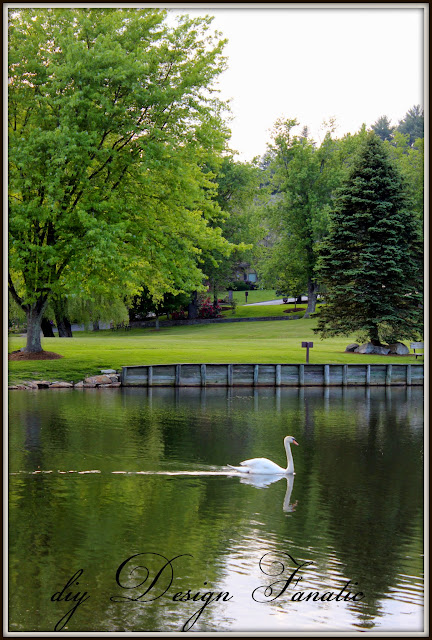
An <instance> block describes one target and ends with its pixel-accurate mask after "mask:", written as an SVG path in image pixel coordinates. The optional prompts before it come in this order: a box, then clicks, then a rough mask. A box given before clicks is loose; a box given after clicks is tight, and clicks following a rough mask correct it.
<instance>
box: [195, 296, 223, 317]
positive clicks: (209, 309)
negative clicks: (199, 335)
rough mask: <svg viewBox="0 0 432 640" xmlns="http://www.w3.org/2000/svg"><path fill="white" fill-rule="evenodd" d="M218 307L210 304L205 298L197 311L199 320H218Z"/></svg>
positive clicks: (208, 299)
mask: <svg viewBox="0 0 432 640" xmlns="http://www.w3.org/2000/svg"><path fill="white" fill-rule="evenodd" d="M220 310H221V309H220V306H219V305H218V304H217V305H216V306H214V305H213V303H212V302H210V298H206V299H205V300H203V302H202V303H201V305H200V308H199V311H198V317H199V318H220V317H221V315H220Z"/></svg>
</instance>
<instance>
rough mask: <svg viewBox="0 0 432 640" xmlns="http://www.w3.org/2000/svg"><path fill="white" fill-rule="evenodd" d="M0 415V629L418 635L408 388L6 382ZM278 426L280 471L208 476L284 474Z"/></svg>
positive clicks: (416, 462) (419, 487) (419, 502)
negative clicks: (5, 601) (29, 386)
mask: <svg viewBox="0 0 432 640" xmlns="http://www.w3.org/2000/svg"><path fill="white" fill-rule="evenodd" d="M9 414H10V424H9V449H10V456H9V473H10V475H9V496H10V512H9V603H10V609H9V630H10V631H54V628H55V626H56V625H57V629H60V628H61V627H62V625H63V624H64V623H65V622H66V626H65V627H64V628H63V631H117V632H120V631H128V632H133V631H135V632H136V631H163V632H172V631H181V630H183V629H186V630H188V629H190V630H191V631H192V632H204V631H208V632H209V631H228V632H240V631H244V632H247V631H255V632H265V631H268V632H272V631H273V632H275V631H278V632H296V631H302V632H308V631H311V632H313V631H319V632H332V631H333V632H338V631H339V632H343V631H350V632H355V631H378V632H379V631H421V630H422V629H423V540H422V533H423V517H422V514H423V389H422V388H392V389H385V388H373V389H365V388H359V389H352V388H348V389H341V388H334V389H322V388H306V389H301V390H299V389H278V390H275V389H259V390H257V391H254V390H253V389H236V388H234V389H231V390H225V389H214V390H212V389H207V390H202V391H201V390H200V389H180V390H175V389H153V390H151V389H150V390H147V389H122V390H121V389H119V390H98V389H95V390H86V391H85V392H83V391H78V390H59V391H58V392H56V391H54V390H49V391H46V392H44V391H36V392H28V391H23V392H20V391H13V392H11V393H10V395H9ZM285 435H293V436H295V438H296V439H297V440H298V442H299V444H300V446H298V447H293V454H294V461H295V471H296V475H295V476H294V479H293V480H292V479H291V480H290V481H287V479H286V478H280V479H278V480H277V481H275V482H273V483H269V484H266V482H267V481H266V479H265V478H260V479H255V482H253V481H250V482H246V481H244V480H242V479H241V478H240V477H238V476H237V477H236V476H232V475H231V476H230V475H227V474H225V469H224V467H225V465H226V463H231V464H237V463H238V462H240V461H241V460H244V459H245V458H251V457H255V456H265V457H268V458H271V459H272V460H274V461H275V462H277V463H278V464H281V465H282V466H285V454H284V450H283V444H282V439H283V437H284V436H285ZM85 471H87V472H90V471H92V472H93V473H83V472H85ZM116 472H122V473H116ZM140 472H146V473H140ZM154 472H159V473H154ZM161 472H163V473H161ZM175 472H182V473H180V474H179V473H175ZM192 472H193V473H192ZM135 554H141V555H138V556H137V557H135V558H133V559H131V560H129V558H131V556H134V555H135ZM177 556H178V557H177ZM264 556H265V557H264ZM174 558H175V559H174ZM168 560H170V561H171V564H169V563H168ZM261 560H262V561H261ZM260 561H261V562H260ZM122 564H124V566H123V568H122V569H121V570H119V567H120V566H121V565H122ZM135 567H140V568H136V569H135V571H133V569H134V568H135ZM80 570H82V573H78V574H76V572H79V571H80ZM74 574H76V575H75V579H74V580H71V578H72V577H73V576H74ZM116 574H117V578H118V581H116ZM147 574H148V575H147ZM290 576H291V578H290ZM68 582H70V585H69V586H68V587H66V588H64V587H65V586H66V585H67V583H68ZM348 582H349V584H347V583H348ZM77 583H79V584H78V585H77ZM343 587H345V589H344V590H343V591H341V590H342V589H343ZM85 592H86V595H84V593H85ZM311 592H312V595H311V596H308V594H309V593H311ZM55 594H56V595H55ZM68 594H71V595H68ZM179 594H181V595H179ZM197 594H198V595H197ZM209 594H213V595H209ZM218 594H219V595H218ZM356 594H358V595H356ZM360 594H362V595H360ZM336 596H337V598H336ZM66 597H67V600H66ZM73 597H74V598H75V600H73V599H72V598H73ZM353 598H355V599H353ZM74 607H76V609H75V611H74V612H73V613H72V615H71V617H70V618H69V620H66V619H67V616H66V618H63V616H65V614H67V612H69V611H71V610H73V608H74ZM62 618H63V620H62V621H61V622H60V620H61V619H62Z"/></svg>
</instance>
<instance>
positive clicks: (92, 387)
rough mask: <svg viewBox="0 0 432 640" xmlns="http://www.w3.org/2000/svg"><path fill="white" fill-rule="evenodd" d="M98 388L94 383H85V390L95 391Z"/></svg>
mask: <svg viewBox="0 0 432 640" xmlns="http://www.w3.org/2000/svg"><path fill="white" fill-rule="evenodd" d="M96 386H97V385H96V384H95V383H94V382H84V383H83V388H84V389H95V388H96Z"/></svg>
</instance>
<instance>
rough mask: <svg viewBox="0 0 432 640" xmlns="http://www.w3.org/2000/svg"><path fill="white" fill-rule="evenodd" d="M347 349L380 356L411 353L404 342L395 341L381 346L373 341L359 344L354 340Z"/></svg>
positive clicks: (352, 351)
mask: <svg viewBox="0 0 432 640" xmlns="http://www.w3.org/2000/svg"><path fill="white" fill-rule="evenodd" d="M345 351H348V352H350V353H372V354H376V355H380V356H387V355H389V356H393V355H394V356H407V355H409V349H408V347H407V346H406V345H404V344H403V343H402V342H395V343H394V344H383V345H380V346H377V345H374V344H372V342H366V343H365V344H361V345H359V344H357V342H353V343H352V344H349V345H348V346H347V348H346V349H345Z"/></svg>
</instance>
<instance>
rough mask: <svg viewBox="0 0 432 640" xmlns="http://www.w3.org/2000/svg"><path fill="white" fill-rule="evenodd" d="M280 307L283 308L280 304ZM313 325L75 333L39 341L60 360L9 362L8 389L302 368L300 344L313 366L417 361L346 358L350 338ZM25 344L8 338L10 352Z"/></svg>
mask: <svg viewBox="0 0 432 640" xmlns="http://www.w3.org/2000/svg"><path fill="white" fill-rule="evenodd" d="M281 307H282V305H281ZM315 326H316V320H315V319H310V320H303V319H301V320H292V321H287V322H280V321H275V322H272V321H268V322H250V323H249V322H238V323H232V324H231V323H224V324H207V325H189V326H179V327H169V328H162V329H160V330H159V331H155V330H154V329H132V330H131V331H129V332H127V333H126V332H123V331H118V332H114V333H113V332H112V331H100V332H97V333H93V332H76V333H75V334H74V337H73V338H43V339H42V346H43V348H44V349H45V350H46V351H54V352H56V353H59V354H61V355H63V356H64V358H62V359H59V360H48V361H47V360H45V361H44V360H33V361H22V362H17V361H10V362H9V375H10V384H13V383H17V382H19V381H23V380H43V379H47V380H50V381H53V380H66V381H73V382H78V381H79V380H82V379H83V378H84V377H85V376H87V375H94V374H96V373H99V370H100V369H105V368H113V369H120V368H121V367H122V366H125V365H139V364H167V363H188V362H190V363H197V362H198V363H201V362H202V363H211V362H215V363H216V362H238V363H241V362H249V363H299V362H300V363H301V362H305V349H302V348H301V342H302V341H303V340H307V341H313V343H314V347H313V349H312V350H311V351H310V362H311V363H383V364H384V363H386V362H392V363H395V362H401V363H408V362H415V358H414V356H406V357H399V358H395V357H394V356H373V355H360V354H351V353H345V347H346V346H347V344H349V343H350V342H353V341H354V336H351V337H348V338H331V339H327V340H320V339H319V338H318V337H317V336H316V335H315V334H314V333H313V332H312V328H313V327H315ZM24 344H25V339H24V338H19V337H11V338H10V339H9V351H12V350H15V349H19V348H21V347H22V346H24Z"/></svg>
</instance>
